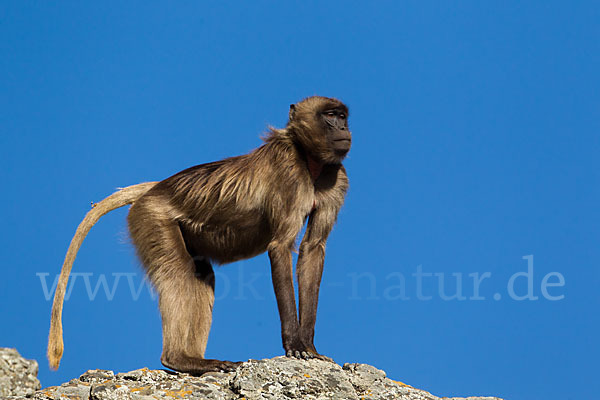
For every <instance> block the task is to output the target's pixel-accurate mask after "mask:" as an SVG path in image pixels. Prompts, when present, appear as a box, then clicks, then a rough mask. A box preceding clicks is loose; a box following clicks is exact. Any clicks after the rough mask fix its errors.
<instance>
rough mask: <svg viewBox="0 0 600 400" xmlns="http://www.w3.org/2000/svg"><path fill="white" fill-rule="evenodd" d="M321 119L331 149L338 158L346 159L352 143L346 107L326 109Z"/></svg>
mask: <svg viewBox="0 0 600 400" xmlns="http://www.w3.org/2000/svg"><path fill="white" fill-rule="evenodd" d="M320 117H321V119H322V120H323V122H324V127H325V130H326V132H327V140H328V141H329V146H330V148H331V149H332V150H333V151H334V152H335V154H336V156H338V157H340V158H343V157H345V156H346V154H347V153H348V151H349V150H350V145H351V143H352V135H351V134H350V131H349V130H348V113H347V111H346V110H345V107H336V108H331V109H326V110H324V111H323V112H322V113H321V116H320Z"/></svg>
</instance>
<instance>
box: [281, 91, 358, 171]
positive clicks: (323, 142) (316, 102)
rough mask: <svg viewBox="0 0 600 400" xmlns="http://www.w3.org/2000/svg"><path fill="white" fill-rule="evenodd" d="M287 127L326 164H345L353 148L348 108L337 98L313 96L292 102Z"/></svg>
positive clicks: (307, 149) (307, 148) (311, 152)
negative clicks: (351, 147)
mask: <svg viewBox="0 0 600 400" xmlns="http://www.w3.org/2000/svg"><path fill="white" fill-rule="evenodd" d="M287 128H288V129H289V131H290V132H292V134H293V135H294V137H295V138H296V140H298V142H299V143H300V144H301V145H302V147H304V150H306V151H307V152H308V153H309V154H310V155H311V156H312V157H313V158H315V159H317V160H319V161H320V162H322V163H324V164H339V163H341V162H342V160H343V159H344V157H346V154H348V151H349V150H350V145H351V143H352V135H351V133H350V130H349V129H348V107H346V106H345V105H344V103H342V102H341V101H339V100H337V99H333V98H329V97H320V96H313V97H308V98H306V99H304V100H302V101H301V102H299V103H296V104H292V105H290V119H289V123H288V126H287Z"/></svg>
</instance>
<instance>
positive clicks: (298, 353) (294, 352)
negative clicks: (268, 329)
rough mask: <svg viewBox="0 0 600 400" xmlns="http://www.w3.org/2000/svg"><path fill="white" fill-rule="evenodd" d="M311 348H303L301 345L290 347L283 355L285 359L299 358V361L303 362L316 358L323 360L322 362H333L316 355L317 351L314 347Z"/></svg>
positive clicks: (325, 357)
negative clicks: (302, 360)
mask: <svg viewBox="0 0 600 400" xmlns="http://www.w3.org/2000/svg"><path fill="white" fill-rule="evenodd" d="M311 347H312V348H310V347H309V346H305V345H303V344H301V345H300V346H291V348H289V349H287V351H286V352H285V355H286V356H287V357H295V358H300V359H304V360H310V359H312V358H316V359H319V360H323V361H329V362H334V361H333V360H332V359H331V358H329V357H327V356H324V355H322V354H319V353H317V350H316V349H315V348H314V346H311Z"/></svg>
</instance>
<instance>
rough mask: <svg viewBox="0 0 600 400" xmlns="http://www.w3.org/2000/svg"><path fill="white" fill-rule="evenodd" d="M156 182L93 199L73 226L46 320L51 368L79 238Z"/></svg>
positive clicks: (59, 347) (57, 359) (57, 351)
mask: <svg viewBox="0 0 600 400" xmlns="http://www.w3.org/2000/svg"><path fill="white" fill-rule="evenodd" d="M157 183H158V182H144V183H139V184H137V185H132V186H128V187H126V188H123V189H121V190H119V191H118V192H116V193H113V194H112V195H110V196H108V197H107V198H105V199H104V200H102V201H101V202H99V203H96V204H95V205H94V206H93V208H92V209H91V210H90V211H89V212H88V213H87V214H86V216H85V218H84V219H83V221H81V223H80V224H79V226H78V227H77V230H76V231H75V236H73V239H71V244H70V245H69V250H67V255H66V256H65V261H64V263H63V266H62V270H61V271H60V278H59V280H58V284H57V285H56V292H55V293H54V303H53V304H52V316H51V320H50V336H49V337H48V361H49V362H50V368H52V369H54V370H55V369H57V368H58V365H59V364H60V359H61V357H62V355H63V349H64V344H63V334H62V308H63V302H64V299H65V291H66V288H67V282H68V281H69V274H70V273H71V267H72V266H73V261H75V256H77V252H78V251H79V247H80V246H81V243H83V239H85V237H86V235H87V234H88V232H89V231H90V229H91V228H92V226H94V224H95V223H96V222H98V220H99V219H100V217H102V216H103V215H104V214H106V213H108V212H110V211H112V210H115V209H117V208H119V207H123V206H125V205H127V204H133V202H135V201H136V200H137V199H139V198H140V197H141V196H142V195H143V194H144V193H146V192H147V191H148V190H150V189H151V188H152V187H153V186H154V185H156V184H157Z"/></svg>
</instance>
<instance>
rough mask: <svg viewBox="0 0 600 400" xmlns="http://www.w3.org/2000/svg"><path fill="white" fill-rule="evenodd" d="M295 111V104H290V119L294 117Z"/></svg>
mask: <svg viewBox="0 0 600 400" xmlns="http://www.w3.org/2000/svg"><path fill="white" fill-rule="evenodd" d="M295 113H296V105H295V104H290V115H289V117H290V121H292V120H293V119H294V114H295Z"/></svg>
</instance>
